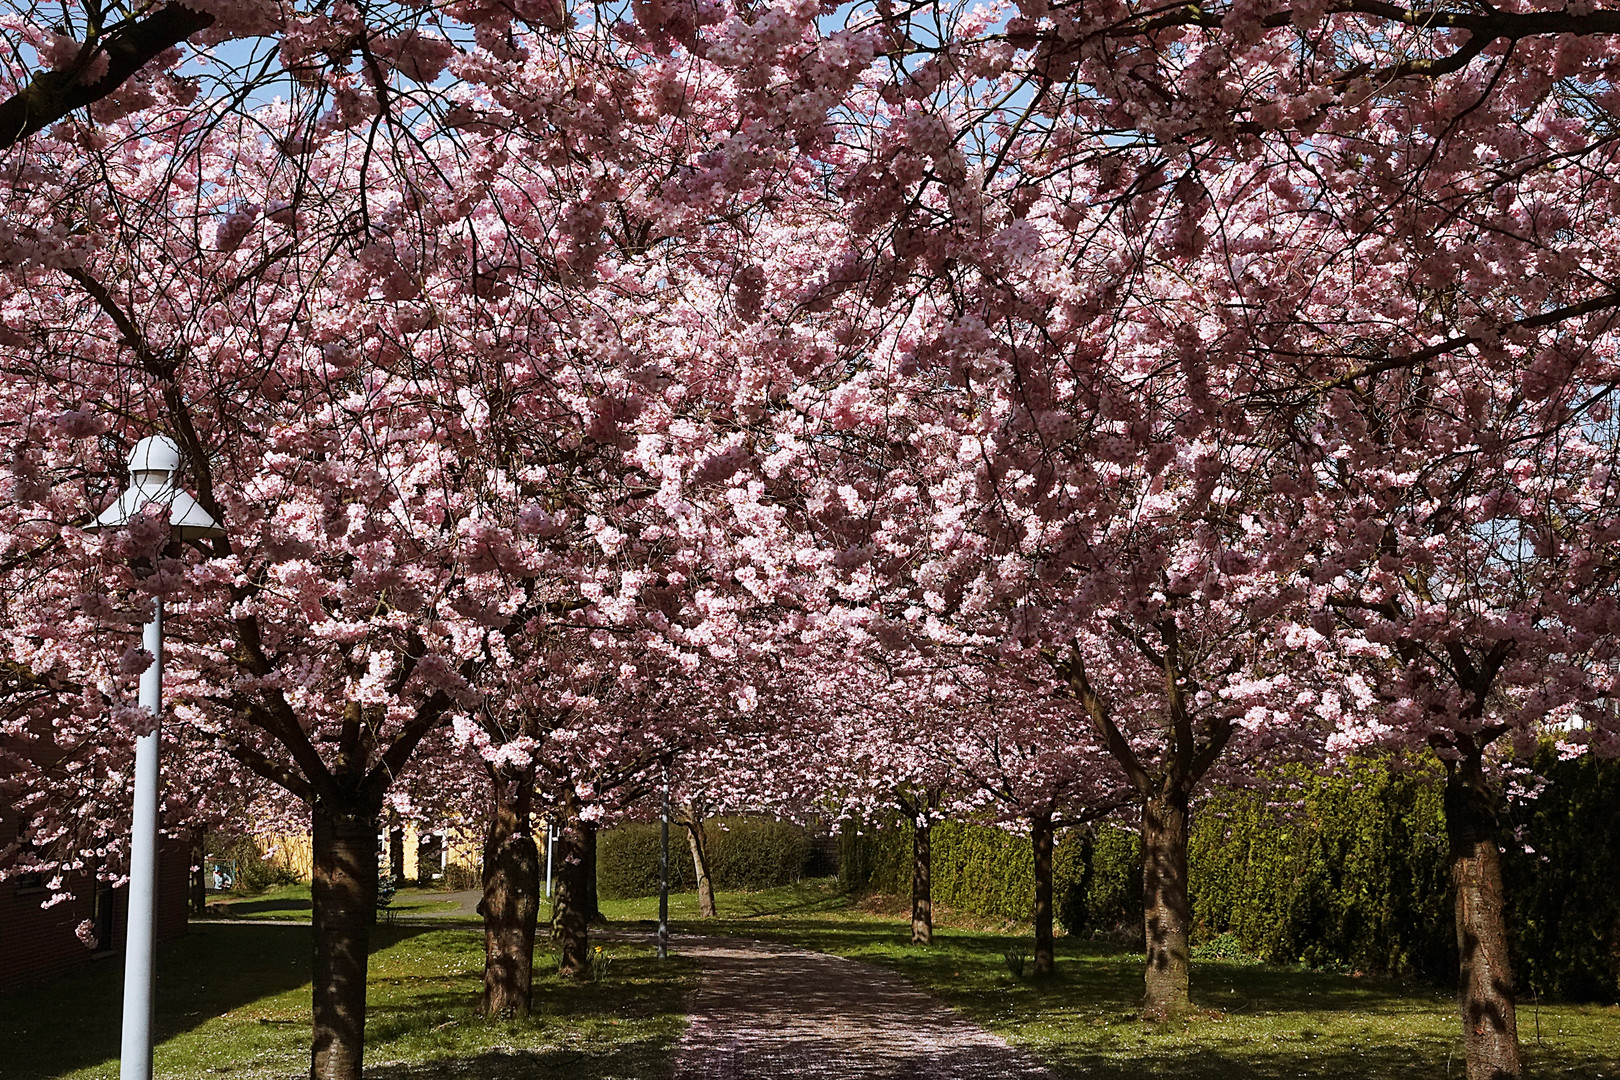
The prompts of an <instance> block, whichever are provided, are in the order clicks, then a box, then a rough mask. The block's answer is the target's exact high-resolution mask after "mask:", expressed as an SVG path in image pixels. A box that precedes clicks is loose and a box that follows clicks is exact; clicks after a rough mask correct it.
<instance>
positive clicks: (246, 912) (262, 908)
mask: <svg viewBox="0 0 1620 1080" xmlns="http://www.w3.org/2000/svg"><path fill="white" fill-rule="evenodd" d="M208 906H209V914H211V915H213V914H217V915H221V916H223V917H225V918H227V919H240V918H246V917H248V916H252V915H263V914H264V913H266V912H271V911H282V912H291V911H295V912H298V913H299V914H301V915H304V916H306V917H307V916H308V915H309V913H310V911H311V910H312V908H311V905H310V901H309V899H308V898H307V897H305V898H299V897H288V898H285V899H281V900H227V901H216V902H215V903H212V904H209V905H208Z"/></svg>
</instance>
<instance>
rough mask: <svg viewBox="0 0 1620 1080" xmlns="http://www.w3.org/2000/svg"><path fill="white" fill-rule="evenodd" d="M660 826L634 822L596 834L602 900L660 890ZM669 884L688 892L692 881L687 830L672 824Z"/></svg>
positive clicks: (629, 896)
mask: <svg viewBox="0 0 1620 1080" xmlns="http://www.w3.org/2000/svg"><path fill="white" fill-rule="evenodd" d="M658 828H659V827H658V826H657V825H648V824H644V823H642V822H632V823H630V824H626V825H620V826H618V827H617V828H613V829H605V830H603V831H602V832H599V833H597V835H596V891H597V895H598V896H600V897H601V898H602V899H603V900H628V899H631V898H632V897H637V896H652V895H654V894H655V893H657V892H658V845H659V840H658ZM669 887H670V890H671V891H672V892H686V891H688V890H690V889H694V888H696V887H697V886H696V885H695V884H694V882H693V875H692V857H691V854H690V852H689V851H688V849H687V846H686V836H685V830H684V829H682V828H681V827H680V826H678V825H673V824H672V825H670V827H669Z"/></svg>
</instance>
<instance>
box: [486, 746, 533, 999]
mask: <svg viewBox="0 0 1620 1080" xmlns="http://www.w3.org/2000/svg"><path fill="white" fill-rule="evenodd" d="M490 779H491V781H492V783H493V787H494V799H493V803H492V806H491V813H490V821H489V830H488V832H487V833H486V835H485V838H484V880H483V886H484V896H483V902H482V903H481V904H480V905H479V910H481V911H482V912H483V915H484V996H483V999H482V1000H481V1001H480V1003H479V1011H480V1012H481V1013H482V1014H483V1015H485V1016H500V1017H511V1016H527V1015H528V1014H529V1001H530V993H531V990H532V987H533V983H534V935H535V928H536V925H537V923H538V920H539V916H540V849H539V848H538V847H537V846H536V845H535V842H534V837H533V835H531V833H530V831H529V811H530V806H531V804H532V801H533V792H534V776H533V772H532V770H531V771H529V772H527V773H517V774H511V773H506V772H504V771H503V770H498V769H492V770H491V775H490Z"/></svg>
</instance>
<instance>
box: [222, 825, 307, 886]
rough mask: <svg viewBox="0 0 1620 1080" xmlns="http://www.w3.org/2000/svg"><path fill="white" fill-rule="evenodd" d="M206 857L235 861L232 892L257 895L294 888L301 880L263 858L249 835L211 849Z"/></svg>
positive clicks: (283, 865) (280, 866) (279, 865)
mask: <svg viewBox="0 0 1620 1080" xmlns="http://www.w3.org/2000/svg"><path fill="white" fill-rule="evenodd" d="M210 846H211V847H214V848H215V850H213V851H212V852H210V854H212V855H215V856H217V857H220V858H226V859H235V860H236V891H238V892H245V893H261V892H264V891H265V890H266V889H273V888H275V887H276V886H278V885H297V884H298V883H299V882H301V881H303V880H304V878H303V877H302V876H301V875H300V874H299V873H298V871H296V870H294V869H292V868H291V867H289V866H287V865H285V864H284V863H281V862H278V861H276V860H275V859H267V858H266V857H265V853H264V849H263V848H261V847H260V846H259V844H258V841H256V840H254V839H253V837H251V836H239V837H237V838H236V839H235V840H232V841H230V842H229V843H228V844H225V845H223V846H215V845H210Z"/></svg>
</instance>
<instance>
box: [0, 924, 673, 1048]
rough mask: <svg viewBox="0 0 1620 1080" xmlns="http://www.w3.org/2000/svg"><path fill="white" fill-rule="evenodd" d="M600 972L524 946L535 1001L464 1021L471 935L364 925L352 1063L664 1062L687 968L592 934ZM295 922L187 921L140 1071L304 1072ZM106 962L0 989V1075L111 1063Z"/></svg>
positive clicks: (478, 975)
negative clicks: (22, 987) (575, 969)
mask: <svg viewBox="0 0 1620 1080" xmlns="http://www.w3.org/2000/svg"><path fill="white" fill-rule="evenodd" d="M607 952H608V954H609V955H611V956H612V957H613V963H612V966H611V968H610V969H609V974H608V976H607V977H606V978H605V979H604V980H603V981H602V982H600V983H585V984H578V985H576V984H571V983H568V982H565V981H564V980H562V979H559V978H558V977H557V976H556V975H555V974H554V972H555V968H556V961H555V960H554V958H553V957H552V955H551V954H549V953H548V952H547V951H546V950H545V948H544V947H542V949H541V950H540V952H539V953H538V954H537V955H536V957H535V969H536V974H537V975H538V976H539V978H537V980H536V986H535V994H534V1005H535V1015H534V1016H532V1017H531V1018H530V1019H528V1020H511V1021H489V1022H486V1021H484V1020H482V1019H480V1018H479V1017H478V1016H477V1015H476V1013H475V1005H476V1002H477V999H478V995H479V992H480V990H481V989H482V985H483V984H482V979H483V936H482V935H481V934H478V933H475V932H470V931H469V930H468V929H466V928H446V929H443V930H440V929H432V928H426V927H420V926H416V927H407V926H379V927H377V928H376V929H375V931H374V932H373V953H372V957H371V969H370V983H369V990H368V998H369V1015H368V1020H367V1025H366V1033H367V1045H366V1066H367V1067H366V1075H367V1077H368V1078H371V1077H377V1078H379V1080H407V1078H410V1080H416V1078H419V1077H420V1078H424V1080H425V1078H427V1077H435V1078H441V1077H458V1078H459V1077H468V1078H472V1077H477V1078H480V1080H482V1078H490V1080H505V1078H507V1077H518V1076H523V1077H568V1078H570V1080H573V1078H576V1077H577V1078H580V1080H609V1078H614V1080H644V1078H652V1080H656V1078H658V1077H665V1076H668V1075H669V1071H670V1061H671V1050H672V1047H673V1045H674V1042H675V1040H676V1039H678V1038H679V1036H680V1033H681V1032H682V1031H683V1030H685V1026H686V1020H685V1015H684V1014H685V1001H686V996H687V994H688V992H689V991H690V989H691V987H692V986H693V985H694V981H695V968H694V967H693V966H692V965H691V964H690V963H687V962H684V961H681V960H679V959H674V960H671V961H666V962H664V963H660V962H659V961H658V960H657V959H656V958H654V956H653V954H652V950H651V949H650V948H646V947H638V946H628V945H610V946H607ZM309 954H310V941H309V929H308V928H307V927H302V926H286V925H281V926H277V925H265V926H252V925H241V924H238V925H229V924H214V925H207V924H203V925H200V926H194V927H193V928H192V931H191V933H190V934H188V935H187V936H186V937H184V938H182V939H180V940H178V941H175V942H173V943H170V944H168V945H166V946H164V947H163V949H162V950H161V951H160V954H159V969H158V970H159V979H160V981H159V987H158V1005H157V1038H158V1047H157V1050H156V1056H155V1057H156V1060H155V1069H156V1075H158V1076H161V1077H163V1078H164V1080H204V1078H209V1080H212V1078H218V1077H232V1078H240V1080H269V1078H276V1080H281V1078H287V1077H296V1076H299V1075H307V1072H308V1068H309V1066H308V1061H309V1008H310V990H309ZM121 976H122V972H121V968H120V967H119V966H118V965H117V963H116V961H115V962H114V963H113V964H112V965H110V966H107V965H104V966H100V967H97V968H95V969H93V970H92V971H90V972H89V973H87V974H84V975H81V976H78V977H75V978H71V979H66V980H62V981H60V982H56V983H52V984H50V985H48V986H46V987H43V988H40V989H36V990H31V991H23V992H21V993H17V994H12V995H9V996H6V997H0V1062H3V1063H4V1064H3V1066H0V1075H4V1076H5V1077H6V1078H7V1080H44V1078H53V1080H54V1078H73V1080H91V1078H98V1080H99V1078H110V1077H115V1076H116V1075H117V1073H118V1065H117V1062H116V1061H115V1060H114V1059H115V1058H116V1057H117V1055H118V1028H119V1002H120V1000H121V988H120V983H119V980H120V979H121Z"/></svg>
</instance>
